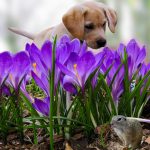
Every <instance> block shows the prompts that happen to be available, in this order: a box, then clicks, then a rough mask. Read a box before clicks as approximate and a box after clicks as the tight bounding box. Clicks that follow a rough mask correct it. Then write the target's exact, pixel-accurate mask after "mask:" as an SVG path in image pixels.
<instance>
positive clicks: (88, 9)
mask: <svg viewBox="0 0 150 150" xmlns="http://www.w3.org/2000/svg"><path fill="white" fill-rule="evenodd" d="M107 23H108V27H109V29H110V31H111V32H113V33H114V32H115V26H116V23H117V15H116V12H115V11H114V10H113V9H111V8H108V7H107V6H106V5H104V4H102V3H99V2H92V1H86V2H83V3H81V4H79V5H76V6H74V7H72V8H71V9H70V10H68V11H67V12H66V14H64V15H63V17H62V22H61V23H60V24H58V25H57V26H54V27H51V28H48V29H46V30H44V31H42V32H40V33H39V34H35V35H33V34H29V33H27V32H25V31H21V30H17V29H15V28H9V29H10V30H11V31H13V32H15V33H17V34H20V35H23V36H26V37H28V38H30V39H32V40H33V41H34V43H35V44H37V46H39V47H41V45H42V44H43V42H44V41H45V40H47V39H50V40H51V39H53V37H54V36H55V35H57V37H58V38H60V37H61V36H62V35H64V34H67V35H68V36H69V37H70V38H71V39H74V38H78V39H80V41H81V42H82V41H84V40H85V41H86V43H87V45H88V47H91V48H92V49H98V48H100V47H103V46H105V44H106V38H105V28H106V24H107Z"/></svg>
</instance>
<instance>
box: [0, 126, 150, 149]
mask: <svg viewBox="0 0 150 150" xmlns="http://www.w3.org/2000/svg"><path fill="white" fill-rule="evenodd" d="M42 132H43V130H39V131H38V133H40V134H39V135H38V143H39V144H38V145H34V144H33V132H32V131H30V130H27V131H26V132H25V138H24V144H23V145H21V144H20V140H19V138H18V137H17V134H16V132H10V133H9V135H8V137H7V141H8V142H7V145H4V144H3V141H2V140H1V139H0V150H48V149H49V137H48V136H46V135H44V132H43V133H42ZM54 141H55V142H54V144H55V150H127V149H126V148H124V147H123V146H122V143H121V141H120V140H119V139H118V137H117V136H116V135H115V133H114V132H113V130H112V129H111V128H110V126H109V125H101V126H99V127H97V128H96V129H95V133H94V134H93V135H91V137H90V139H89V138H87V137H86V136H85V135H84V133H83V132H82V131H78V132H77V133H76V134H74V135H73V136H72V137H71V139H70V140H69V141H66V140H65V139H64V138H63V137H62V136H58V135H54ZM140 150H150V126H147V125H146V124H143V142H142V144H141V147H140Z"/></svg>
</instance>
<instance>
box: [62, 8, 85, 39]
mask: <svg viewBox="0 0 150 150" xmlns="http://www.w3.org/2000/svg"><path fill="white" fill-rule="evenodd" d="M86 11H87V9H86V7H84V6H75V7H73V8H72V9H70V10H69V11H68V12H67V13H66V14H65V15H64V16H63V18H62V21H63V23H64V25H65V27H66V28H67V30H68V31H69V32H70V33H71V34H72V35H73V36H74V37H77V38H79V39H82V38H83V35H84V15H85V13H86Z"/></svg>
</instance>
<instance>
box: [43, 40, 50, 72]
mask: <svg viewBox="0 0 150 150" xmlns="http://www.w3.org/2000/svg"><path fill="white" fill-rule="evenodd" d="M41 55H42V60H43V62H44V64H45V66H47V68H48V70H51V68H52V43H51V42H50V41H46V42H45V43H44V44H43V46H42V48H41Z"/></svg>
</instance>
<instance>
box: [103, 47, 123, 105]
mask: <svg viewBox="0 0 150 150" xmlns="http://www.w3.org/2000/svg"><path fill="white" fill-rule="evenodd" d="M104 51H105V53H106V57H105V59H104V61H103V65H102V67H101V70H100V71H101V72H102V73H103V74H104V73H105V72H106V71H107V70H108V68H109V67H110V66H111V65H112V67H111V70H110V71H109V73H108V75H107V77H106V81H107V84H108V85H110V84H111V82H112V80H113V77H114V75H115V73H116V71H117V70H118V68H119V66H120V65H121V56H120V55H119V54H118V52H117V51H113V50H110V49H109V48H104ZM123 79H124V67H123V66H122V67H121V68H120V70H119V72H118V74H117V75H116V78H115V80H114V81H113V84H112V96H113V99H114V101H115V102H116V104H117V103H118V100H119V97H120V96H121V94H122V92H123V90H124V86H123Z"/></svg>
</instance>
